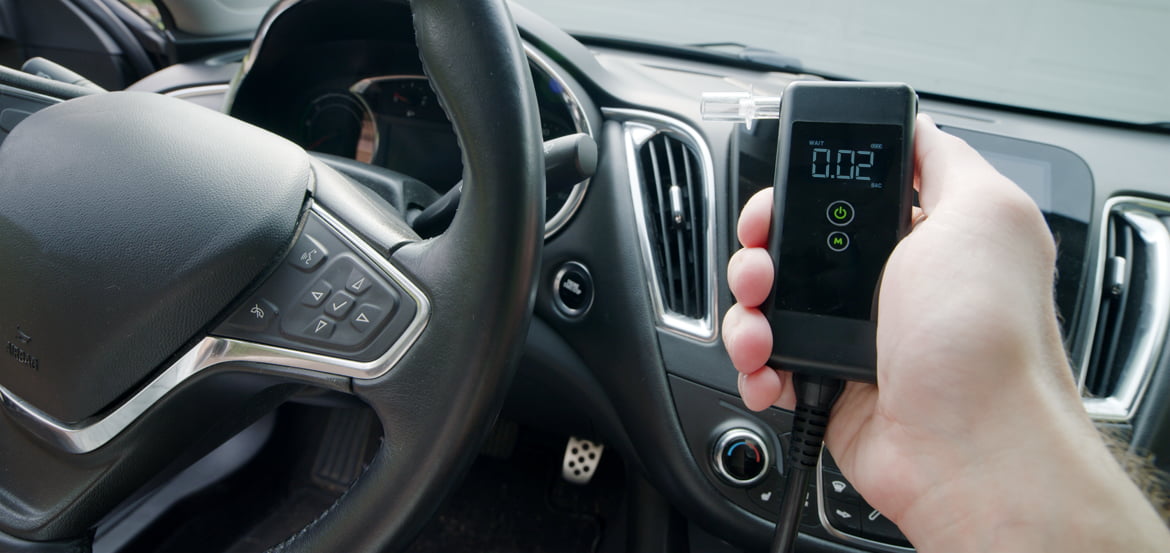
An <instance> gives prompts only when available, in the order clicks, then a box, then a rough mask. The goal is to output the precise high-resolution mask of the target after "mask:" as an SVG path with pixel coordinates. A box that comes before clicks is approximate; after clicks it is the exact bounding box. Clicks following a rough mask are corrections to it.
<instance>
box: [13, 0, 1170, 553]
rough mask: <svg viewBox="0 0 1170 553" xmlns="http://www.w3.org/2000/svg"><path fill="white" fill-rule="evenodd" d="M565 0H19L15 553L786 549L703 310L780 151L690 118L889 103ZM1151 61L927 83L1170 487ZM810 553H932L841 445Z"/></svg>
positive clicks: (1165, 86) (777, 485)
mask: <svg viewBox="0 0 1170 553" xmlns="http://www.w3.org/2000/svg"><path fill="white" fill-rule="evenodd" d="M581 4H582V5H576V3H571V2H555V1H552V0H543V1H523V0H520V1H517V2H503V1H502V0H501V1H495V0H492V1H466V0H464V1H459V0H428V1H422V0H416V1H413V2H406V1H398V0H278V1H275V2H274V1H273V0H241V1H238V2H230V1H226V0H214V1H212V0H153V2H151V1H150V0H143V1H137V2H124V1H123V0H0V65H3V66H4V67H0V140H2V141H3V142H0V255H2V256H3V257H4V258H5V260H4V262H2V263H0V334H2V336H0V339H3V340H4V341H5V342H6V352H5V353H6V354H5V355H3V356H0V405H2V406H3V408H2V409H0V412H2V413H3V414H2V415H0V551H12V552H57V551H70V552H74V551H92V552H95V553H140V552H153V551H193V552H194V551H198V552H211V551H223V552H231V553H241V552H251V551H338V552H340V551H408V552H413V553H425V552H432V551H459V552H463V551H468V552H470V551H474V552H519V551H525V552H541V551H557V552H598V553H603V552H619V551H630V552H658V551H661V552H666V551H670V552H683V551H694V552H704V553H719V552H727V553H731V552H736V551H761V550H765V549H766V548H767V546H768V544H769V542H770V540H771V538H772V531H773V528H774V526H775V520H776V518H777V515H778V513H779V504H780V499H781V497H780V493H781V492H780V490H782V489H783V484H784V481H785V479H786V477H787V474H788V468H787V467H785V451H786V450H787V448H788V445H789V440H790V438H791V433H792V424H793V414H792V412H790V411H787V410H783V409H780V408H776V407H773V408H769V409H767V410H765V411H762V412H753V411H749V410H748V409H746V408H745V407H744V405H743V402H742V401H741V399H740V398H739V393H738V391H737V390H738V388H737V382H736V378H737V372H736V370H735V369H734V367H733V366H732V364H731V360H730V359H729V357H728V354H727V352H726V351H725V349H724V347H723V344H722V341H721V337H720V321H721V319H722V316H723V314H724V313H725V312H726V311H727V309H728V308H729V307H730V306H731V305H732V304H733V303H734V300H733V299H732V296H731V293H730V291H729V290H728V286H727V282H726V266H727V262H728V259H729V257H730V256H731V254H732V253H734V252H735V251H736V250H737V249H739V247H740V244H739V242H738V239H737V237H736V234H735V228H736V223H737V218H738V215H739V212H740V210H741V209H742V207H743V206H744V204H745V202H746V201H747V200H748V198H749V197H751V196H752V195H753V194H754V193H756V192H757V191H759V190H761V189H764V188H766V187H769V186H772V184H773V183H774V182H775V179H776V174H775V173H776V170H775V161H776V158H777V149H778V147H779V144H778V141H779V140H780V135H781V133H780V126H779V124H778V122H777V121H775V120H759V121H755V122H753V123H752V124H750V125H744V124H736V123H732V122H725V121H709V120H704V118H703V116H702V114H701V111H700V99H701V97H702V95H703V94H704V93H711V92H749V93H752V94H755V95H764V96H778V95H780V93H781V91H783V90H784V89H785V87H786V86H787V85H788V84H790V83H792V82H795V81H819V80H842V81H847V80H855V79H856V80H865V81H876V80H904V79H903V78H902V77H899V74H898V73H896V72H893V71H892V70H887V65H885V64H883V63H879V62H876V61H871V62H870V63H869V65H868V67H870V68H871V69H872V72H870V73H869V74H867V75H866V76H859V77H856V78H855V79H854V78H848V77H845V76H842V75H845V74H847V73H837V72H833V71H828V70H824V71H821V70H818V66H817V65H816V64H815V63H814V62H813V61H812V60H809V59H802V57H799V56H796V55H794V54H791V53H787V52H783V51H777V50H774V49H768V48H763V47H756V46H749V45H746V44H743V43H739V42H738V40H736V41H728V38H734V37H728V36H726V35H722V34H716V35H715V36H713V37H712V38H711V39H710V40H688V39H686V38H684V37H683V33H682V31H681V30H679V31H677V32H675V30H674V29H673V27H671V26H672V25H674V24H673V23H671V21H670V20H671V18H672V16H671V15H670V10H672V9H674V8H672V6H671V3H670V2H665V1H661V2H659V1H656V2H645V3H643V2H634V3H630V4H629V5H627V4H626V3H623V2H601V3H599V4H596V5H593V4H590V3H581ZM585 4H589V5H585ZM642 4H645V5H642ZM685 4H687V7H682V8H679V13H678V18H679V19H680V20H682V19H686V18H687V17H690V16H693V14H694V13H696V12H695V10H699V9H700V8H697V7H694V6H691V5H690V3H685ZM757 4H758V5H757ZM770 4H771V3H767V2H764V3H751V2H743V3H737V4H735V6H737V8H735V9H741V8H742V10H744V11H745V12H744V13H746V12H747V11H750V10H757V11H759V13H760V14H762V15H761V17H765V16H766V17H773V18H776V19H777V21H776V23H775V28H776V29H777V31H775V32H777V33H779V32H781V29H788V28H789V27H793V26H798V25H811V24H812V23H810V21H819V20H818V19H815V18H811V19H808V20H807V21H806V20H805V19H802V17H803V16H802V15H801V14H802V13H804V12H801V11H800V10H802V9H806V8H807V9H813V8H809V7H808V6H805V4H812V3H800V2H792V3H779V4H785V6H786V7H787V9H788V10H791V12H792V13H791V14H789V13H787V12H786V11H784V10H781V9H779V8H774V7H770ZM843 4H845V5H849V6H854V7H856V5H859V4H863V3H862V2H858V3H852V2H845V3H843ZM910 4H914V3H913V2H911V3H910ZM919 4H922V3H919ZM927 4H929V3H927ZM1138 4H1140V5H1138ZM562 5H565V6H571V7H566V8H563V11H558V10H562V8H561V6H562ZM1045 6H1047V4H1045ZM749 8H750V10H749ZM649 9H653V10H655V11H656V12H657V13H656V15H655V16H654V19H655V20H656V21H659V24H660V25H661V26H662V27H663V29H653V30H647V31H646V32H645V36H643V35H642V34H639V33H638V32H637V31H636V29H637V28H638V27H639V25H642V24H643V23H641V21H642V20H640V19H638V17H640V16H636V15H633V14H634V12H639V11H640V10H649ZM701 9H711V10H713V11H712V13H713V15H712V16H711V17H712V18H713V22H712V23H711V24H712V25H714V26H718V25H722V24H723V23H720V22H719V21H717V20H718V19H719V18H720V17H731V15H730V14H731V10H732V8H730V7H729V8H727V10H728V11H727V12H726V13H715V12H716V11H718V10H717V9H716V8H701ZM858 9H860V8H858ZM890 9H891V10H892V9H894V8H893V7H891V8H890ZM939 9H942V8H939ZM1037 9H1040V8H1037ZM1086 9H1087V8H1086ZM1119 9H1120V8H1119ZM1129 9H1131V11H1132V13H1130V14H1129V15H1130V16H1133V15H1135V14H1138V12H1140V14H1141V15H1143V16H1144V17H1145V18H1146V21H1147V23H1146V24H1147V25H1151V26H1152V27H1151V28H1154V27H1156V26H1157V25H1161V24H1165V23H1170V8H1168V7H1166V6H1163V5H1161V4H1160V3H1156V2H1151V3H1142V2H1137V3H1135V6H1131V7H1130V8H1129ZM143 10H145V14H146V15H144V12H143ZM627 11H628V12H629V13H630V14H631V15H629V18H630V19H629V20H628V21H622V18H623V14H625V13H626V12H627ZM589 14H592V16H591V17H593V18H594V19H596V20H597V21H605V22H612V24H613V27H612V31H611V32H604V30H598V28H599V27H598V25H593V24H592V23H593V20H590V19H588V17H586V16H588V15H589ZM739 15H741V16H742V15H743V14H739ZM789 15H791V17H792V20H791V21H788V20H785V18H786V17H788V16H789ZM891 17H893V16H892V15H891ZM842 18H843V20H844V19H845V16H844V15H843V16H842ZM780 20H784V21H785V22H784V23H781V22H780ZM802 22H803V23H802ZM869 24H870V25H874V26H876V25H882V24H883V23H882V21H879V20H876V19H875V20H873V21H871V23H869ZM1101 24H1102V25H1106V23H1105V22H1103V23H1101ZM1108 24H1112V22H1109V23H1108ZM680 25H681V24H680ZM668 27H670V29H667V28H668ZM680 28H681V27H680ZM660 31H661V32H660ZM785 32H787V31H785ZM672 33H674V34H672ZM808 33H809V34H808V35H807V36H813V37H815V36H817V35H816V33H815V32H813V31H808ZM748 34H750V33H746V32H745V35H748ZM944 34H945V33H944ZM956 34H961V33H956ZM794 36H796V35H794ZM800 36H805V35H800ZM1158 36H1159V37H1162V38H1153V39H1150V38H1141V39H1135V40H1136V41H1138V42H1139V43H1140V44H1138V46H1135V48H1138V47H1140V48H1143V49H1145V50H1146V51H1149V52H1152V53H1151V54H1149V55H1150V56H1154V57H1150V58H1148V59H1149V60H1151V63H1149V64H1146V65H1144V67H1145V73H1144V74H1143V75H1141V76H1139V77H1134V75H1133V74H1130V73H1124V74H1123V72H1122V69H1119V68H1128V67H1132V66H1133V65H1134V64H1136V65H1138V66H1142V63H1141V62H1142V60H1138V61H1137V62H1133V63H1130V65H1125V64H1124V63H1122V62H1120V61H1119V62H1118V64H1119V65H1118V67H1119V68H1114V67H1111V66H1108V65H1101V63H1109V60H1101V59H1098V58H1096V57H1086V58H1084V59H1083V62H1084V63H1085V64H1096V65H1092V66H1091V68H1089V69H1087V70H1086V71H1091V72H1092V73H1090V74H1091V75H1097V77H1095V78H1094V79H1088V78H1086V79H1085V80H1084V81H1081V82H1071V81H1068V82H1065V81H1060V82H1058V84H1059V85H1060V86H1059V87H1058V88H1056V90H1068V91H1069V92H1068V94H1069V95H1070V96H1072V95H1073V94H1074V89H1077V90H1079V89H1081V88H1084V89H1094V87H1097V86H1098V85H1099V84H1100V82H1110V83H1113V85H1115V88H1116V89H1119V90H1120V89H1124V90H1129V91H1131V92H1132V94H1133V95H1132V96H1131V97H1129V98H1128V99H1127V98H1117V99H1116V102H1117V103H1118V104H1123V105H1121V107H1117V108H1116V109H1117V111H1116V112H1092V111H1089V110H1082V111H1076V110H1073V109H1071V108H1068V107H1067V106H1069V105H1070V104H1069V100H1067V99H1066V98H1061V97H1060V95H1059V94H1058V95H1055V96H1053V95H1051V94H1049V92H1045V93H1037V94H1036V96H1035V98H1033V99H1031V100H1029V101H1028V102H1023V101H1021V102H1020V103H1019V104H1014V103H1013V102H1012V101H1011V100H1010V99H1006V98H1009V97H1008V96H985V97H972V96H963V95H962V94H959V93H955V92H952V91H951V90H950V89H947V88H946V87H944V86H943V85H942V84H936V83H935V82H934V81H931V80H929V79H925V80H923V81H922V82H921V83H915V82H912V83H911V84H912V85H914V86H915V88H916V89H917V92H918V109H919V111H920V112H923V113H927V114H929V115H931V116H932V118H933V119H934V120H935V121H936V122H937V123H938V124H939V126H940V128H942V129H943V130H945V131H946V132H948V133H951V134H954V135H956V136H958V137H960V138H962V139H964V140H965V141H967V143H969V144H970V145H971V146H973V147H974V148H975V149H976V150H978V151H979V152H980V153H981V154H982V155H983V156H984V157H985V158H987V159H988V161H990V162H991V163H992V164H993V165H994V166H995V167H996V168H997V169H998V170H999V171H1000V172H1001V173H1003V174H1004V175H1006V176H1007V177H1009V178H1011V179H1012V180H1013V181H1015V182H1016V183H1017V184H1018V185H1019V186H1020V187H1021V188H1022V189H1023V190H1024V191H1026V192H1027V193H1028V194H1029V195H1030V196H1031V197H1032V199H1033V200H1035V202H1036V203H1037V205H1038V206H1039V207H1040V209H1041V211H1042V212H1043V215H1044V218H1045V220H1046V222H1047V223H1048V226H1049V228H1050V230H1051V232H1052V234H1053V236H1054V238H1055V240H1056V243H1057V245H1058V257H1057V278H1056V281H1055V292H1054V293H1055V298H1056V304H1057V306H1058V310H1059V314H1058V316H1059V320H1060V323H1061V327H1062V331H1063V333H1064V334H1063V336H1064V343H1065V346H1066V348H1067V351H1068V353H1069V360H1070V362H1071V367H1070V370H1071V371H1072V373H1073V375H1074V377H1075V379H1076V380H1077V382H1078V383H1079V386H1080V389H1081V393H1082V395H1083V404H1084V407H1085V409H1086V411H1087V412H1088V413H1089V415H1090V416H1091V417H1092V418H1093V420H1094V421H1095V422H1096V423H1097V424H1098V425H1099V426H1101V427H1102V428H1105V429H1108V430H1109V431H1110V432H1111V433H1114V434H1115V435H1118V436H1121V437H1122V438H1123V439H1124V441H1125V442H1126V443H1127V444H1128V448H1129V450H1130V451H1131V452H1133V453H1135V454H1137V455H1139V456H1143V457H1147V458H1149V459H1152V462H1153V464H1154V465H1155V466H1156V467H1157V468H1159V469H1161V470H1170V355H1167V351H1166V350H1167V347H1168V346H1170V344H1168V343H1167V340H1166V338H1167V333H1168V332H1170V183H1167V182H1166V176H1165V175H1166V173H1165V172H1163V171H1162V170H1161V169H1158V167H1159V166H1160V165H1161V164H1163V163H1165V162H1166V160H1168V159H1170V114H1167V113H1166V111H1165V102H1164V98H1165V96H1166V94H1167V93H1168V92H1170V81H1167V76H1166V72H1165V71H1162V70H1160V69H1159V68H1158V67H1157V62H1156V61H1153V60H1156V59H1160V58H1158V57H1157V56H1158V52H1163V53H1164V52H1166V51H1167V50H1168V49H1170V44H1168V43H1167V42H1166V39H1165V38H1164V37H1165V33H1164V32H1163V33H1160V34H1158ZM745 40H746V39H745ZM1142 41H1145V42H1142ZM1151 41H1152V42H1151ZM940 48H942V47H940ZM881 52H882V50H881V48H875V49H874V50H873V51H872V52H870V54H867V55H874V56H881V55H882V53H881ZM940 55H942V56H946V55H949V54H948V53H947V52H944V53H943V54H940ZM1013 55H1015V56H1017V57H1018V58H1019V59H1024V58H1027V53H1026V52H1024V53H1017V54H1013ZM34 58H44V59H46V60H48V62H43V61H41V62H36V63H39V64H40V65H36V64H31V62H30V65H28V66H25V67H26V70H24V71H22V70H21V67H22V66H24V65H25V64H26V62H27V61H28V60H31V59H34ZM1021 63H1022V62H1021ZM1053 64H1054V65H1053V67H1058V68H1059V67H1061V66H1059V64H1056V62H1053ZM1033 69H1034V68H1029V69H1028V70H1029V71H1031V70H1033ZM959 71H969V72H972V74H973V73H974V72H976V70H975V69H973V68H962V67H961V68H960V69H959ZM1021 71H1023V69H1021ZM1053 71H1055V70H1053ZM980 79H982V76H979V75H974V76H973V77H972V79H971V80H972V81H979V80H980ZM1021 79H1023V77H1021ZM1135 79H1136V80H1135ZM1050 80H1051V81H1052V82H1057V81H1058V79H1057V78H1056V77H1053V78H1052V79H1050ZM1098 80H1099V81H1100V82H1099V81H1098ZM940 82H941V77H940ZM1005 86H1006V85H1005ZM1100 86H1101V87H1105V85H1100ZM992 88H995V87H992V86H990V85H988V89H989V90H990V89H992ZM1094 90H1096V89H1094ZM1092 92H1093V90H1090V91H1089V92H1085V94H1089V93H1092ZM1106 93H1109V94H1112V93H1114V92H1113V89H1110V90H1109V91H1105V92H1102V94H1106ZM1005 94H1006V93H1005ZM1045 94H1048V95H1047V96H1046V95H1045ZM1141 98H1162V100H1160V101H1157V102H1156V103H1157V104H1158V105H1160V106H1161V107H1160V108H1158V109H1161V112H1157V111H1156V110H1155V111H1151V112H1150V113H1161V115H1162V116H1163V118H1161V119H1157V118H1154V119H1144V120H1143V119H1141V118H1140V117H1139V115H1140V114H1141V113H1144V112H1140V110H1138V109H1137V108H1134V109H1133V111H1132V113H1135V114H1139V115H1133V116H1132V117H1131V116H1128V115H1125V114H1126V113H1131V112H1126V111H1124V109H1123V108H1124V107H1125V105H1124V104H1127V103H1129V104H1138V103H1140V102H1138V101H1137V100H1135V99H1141ZM1033 100H1034V101H1033ZM1111 109H1112V107H1111ZM1119 114H1120V115H1119ZM740 446H743V447H742V448H741V447H740ZM737 449H738V452H736V450H737ZM963 508H964V506H962V505H956V506H955V509H963ZM796 549H797V550H798V551H801V552H808V553H854V552H883V553H899V552H905V551H912V550H913V545H912V544H911V543H910V542H909V541H908V540H907V539H906V538H905V536H903V535H902V533H901V532H900V531H899V529H898V528H897V526H896V525H895V524H894V523H893V522H891V521H889V520H888V519H886V518H885V517H884V516H883V515H882V514H881V513H880V512H878V511H877V510H876V509H874V508H873V507H871V506H869V505H868V504H867V503H866V501H865V500H864V498H862V497H861V495H859V494H858V493H857V492H856V491H855V490H854V489H853V486H852V484H850V483H849V481H848V480H847V479H846V478H845V477H844V476H843V475H842V474H841V472H840V470H839V469H838V468H837V466H836V465H835V464H834V460H833V458H832V456H831V454H830V452H828V451H827V450H826V451H825V452H823V453H822V455H821V458H820V461H819V464H818V466H817V468H816V472H815V474H814V476H813V478H812V481H811V484H810V486H809V488H808V492H807V496H806V501H805V509H804V514H803V516H802V519H801V521H800V536H799V538H798V541H797V544H796Z"/></svg>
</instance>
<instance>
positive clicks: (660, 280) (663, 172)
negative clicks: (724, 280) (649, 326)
mask: <svg viewBox="0 0 1170 553" xmlns="http://www.w3.org/2000/svg"><path fill="white" fill-rule="evenodd" d="M605 113H606V115H607V116H608V117H610V118H611V119H616V120H619V121H622V127H623V130H624V133H625V142H626V159H627V160H628V163H629V169H630V171H629V173H630V184H631V190H630V192H631V199H632V200H633V205H634V219H635V223H636V225H637V228H638V232H639V234H640V235H641V236H640V239H641V240H640V242H641V244H642V257H643V261H644V262H645V263H644V265H645V267H646V273H647V276H648V278H649V280H650V282H649V289H650V296H651V301H652V302H653V304H654V309H655V315H656V317H657V322H658V326H659V328H662V329H664V330H667V331H670V332H673V333H676V334H680V335H683V336H687V337H689V338H694V339H698V340H701V341H707V342H709V341H712V340H714V339H715V318H716V317H715V257H714V255H715V253H714V249H715V240H714V237H715V227H714V224H713V216H714V212H715V208H714V197H713V196H714V170H713V168H712V163H711V154H710V151H709V150H708V149H707V146H706V143H705V142H703V139H702V138H701V137H700V136H699V134H698V133H697V132H695V131H694V129H692V128H691V127H689V126H687V125H685V124H683V123H682V122H680V121H677V120H675V119H673V118H670V117H665V116H662V115H658V114H654V113H649V112H643V111H638V110H625V109H607V110H605Z"/></svg>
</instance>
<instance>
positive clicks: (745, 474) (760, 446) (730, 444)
mask: <svg viewBox="0 0 1170 553" xmlns="http://www.w3.org/2000/svg"><path fill="white" fill-rule="evenodd" d="M711 454H712V459H711V460H712V464H713V466H714V468H715V474H718V475H719V477H720V478H722V479H723V480H724V481H726V482H727V483H728V484H731V485H733V486H750V485H752V484H755V483H757V482H759V481H760V480H763V479H764V477H765V476H767V474H768V469H769V467H771V466H772V456H771V454H770V452H769V451H768V446H767V444H766V442H765V441H764V439H763V438H762V437H760V435H759V434H757V433H756V432H754V431H752V430H748V429H746V428H733V429H731V430H728V431H726V432H724V433H723V435H721V436H719V439H718V440H716V442H715V448H714V449H713V451H712V452H711Z"/></svg>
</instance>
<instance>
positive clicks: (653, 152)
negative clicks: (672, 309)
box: [646, 138, 681, 305]
mask: <svg viewBox="0 0 1170 553" xmlns="http://www.w3.org/2000/svg"><path fill="white" fill-rule="evenodd" d="M657 142H658V138H655V139H654V140H651V141H650V142H649V143H648V144H646V148H647V149H648V150H649V151H650V166H651V168H652V170H653V172H652V173H651V175H650V176H651V178H652V179H653V181H652V182H653V187H654V196H655V197H656V198H657V202H656V206H655V209H653V210H652V211H651V217H652V218H653V219H655V220H657V222H658V232H659V240H660V241H663V242H664V241H666V240H669V236H670V234H669V232H668V230H667V223H666V222H667V221H668V220H669V216H668V215H667V213H669V212H670V208H669V207H668V206H669V205H670V201H669V199H668V198H667V193H666V187H665V186H663V182H662V168H661V166H660V164H659V161H658V148H657V146H656V143H657ZM667 147H669V145H667ZM664 246H665V244H664ZM659 251H660V252H661V256H662V264H661V265H660V267H661V270H662V271H664V272H665V275H663V276H664V277H665V282H664V283H663V284H665V286H664V287H663V288H664V289H663V293H665V294H666V298H667V303H668V304H669V305H678V303H679V293H680V292H681V291H679V290H676V287H675V285H674V282H675V268H676V267H677V264H676V263H675V261H674V260H673V259H671V255H672V252H671V248H669V247H662V248H660V249H659Z"/></svg>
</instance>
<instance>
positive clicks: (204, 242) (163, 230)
mask: <svg viewBox="0 0 1170 553" xmlns="http://www.w3.org/2000/svg"><path fill="white" fill-rule="evenodd" d="M311 180H312V173H311V169H310V166H309V158H308V156H307V155H306V154H305V152H304V151H303V150H301V149H300V148H299V147H297V146H295V145H294V144H292V143H290V142H288V141H285V140H284V139H282V138H279V137H277V136H275V135H273V134H270V133H268V132H266V131H263V130H260V129H258V128H255V127H252V126H250V125H247V124H245V123H242V122H240V121H237V120H235V119H232V118H230V117H228V116H226V115H223V114H220V113H217V112H214V111H212V110H209V109H206V108H202V107H198V106H195V105H192V104H188V103H186V102H183V101H181V100H176V99H173V98H167V97H163V96H159V95H154V94H144V93H130V92H126V93H121V92H120V93H111V94H100V95H94V96H86V97H82V98H78V99H75V100H70V101H68V102H65V103H62V104H58V105H55V106H52V107H49V108H46V109H44V110H42V111H40V112H37V113H35V114H33V115H32V116H30V117H29V118H28V119H26V120H25V121H24V122H23V123H21V124H20V125H19V126H17V128H16V129H15V131H14V132H13V133H12V134H11V135H10V136H9V137H8V138H7V139H6V140H5V141H4V143H3V144H2V145H0V341H3V342H5V344H4V345H5V351H3V352H0V385H3V386H4V388H6V389H7V390H9V391H10V392H12V393H15V394H16V395H17V396H18V397H20V398H22V399H24V400H26V401H27V402H29V403H31V404H32V405H33V406H35V407H36V408H38V409H40V410H41V411H43V412H45V413H46V414H48V415H50V416H51V417H53V418H55V419H57V420H59V421H61V422H76V421H80V420H83V419H85V418H87V417H90V416H92V415H94V414H96V413H98V412H99V411H101V410H102V409H103V408H106V407H108V406H110V405H111V404H113V403H114V402H115V401H117V400H118V399H120V398H121V397H123V396H124V395H126V394H127V393H128V392H130V391H131V390H133V389H134V388H135V387H136V386H137V385H138V384H139V383H140V382H142V381H143V379H144V378H146V377H147V376H149V375H150V374H151V373H152V372H154V371H155V370H156V369H157V368H159V367H160V365H161V364H162V363H164V362H165V361H167V360H168V358H170V357H172V356H173V355H175V354H176V353H178V352H179V350H180V349H181V348H183V346H184V345H185V344H187V343H188V342H189V341H191V340H192V339H193V338H194V337H195V336H196V335H198V334H199V333H200V332H201V331H202V329H203V328H204V327H206V326H207V325H208V324H209V323H210V322H211V321H212V319H214V318H215V317H216V315H217V314H219V313H220V312H221V311H223V310H224V308H225V307H227V306H228V304H229V303H230V302H231V301H232V300H233V298H235V297H236V296H237V295H238V294H240V293H241V292H242V291H243V290H244V289H245V288H246V287H247V286H248V285H249V283H251V282H252V281H253V280H255V279H256V278H257V277H258V276H259V275H260V274H261V273H262V272H264V270H265V269H266V268H267V267H269V266H270V265H271V264H272V263H274V262H275V261H276V260H277V258H278V257H279V256H280V255H281V254H283V252H284V251H285V250H286V249H287V247H288V245H289V244H290V243H291V241H292V239H293V237H294V233H295V231H296V226H297V223H298V219H299V218H300V214H301V211H302V205H303V203H304V201H305V195H306V191H307V190H308V188H309V185H310V183H311Z"/></svg>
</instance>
